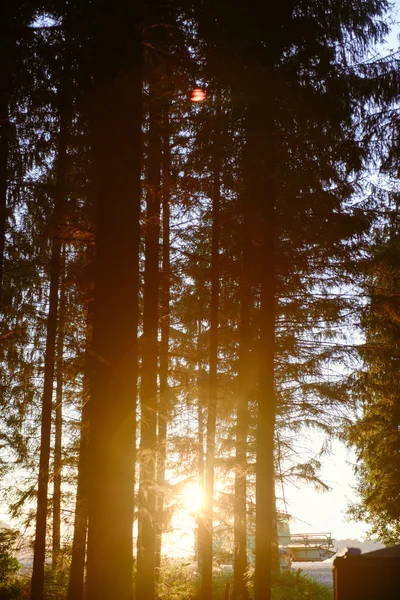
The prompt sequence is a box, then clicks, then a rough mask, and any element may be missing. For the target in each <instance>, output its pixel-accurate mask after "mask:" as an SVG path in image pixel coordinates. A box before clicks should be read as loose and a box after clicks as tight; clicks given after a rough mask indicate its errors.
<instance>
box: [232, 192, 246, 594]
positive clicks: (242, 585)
mask: <svg viewBox="0 0 400 600" xmlns="http://www.w3.org/2000/svg"><path fill="white" fill-rule="evenodd" d="M242 218H243V226H242V240H243V248H242V267H241V268H242V271H241V278H240V341H239V343H240V346H239V365H238V378H237V379H238V382H237V385H238V400H237V417H236V470H235V502H234V545H235V546H234V547H235V554H234V571H233V591H232V598H233V599H234V598H237V597H240V596H241V597H242V598H243V599H245V598H248V597H249V593H248V590H247V586H246V569H247V544H246V541H247V518H246V512H247V485H246V483H247V430H248V401H249V394H250V385H251V381H250V345H251V334H250V309H251V287H250V286H251V282H250V278H249V272H250V268H251V261H250V246H251V236H250V227H251V223H250V214H249V199H248V197H244V198H243V202H242Z"/></svg>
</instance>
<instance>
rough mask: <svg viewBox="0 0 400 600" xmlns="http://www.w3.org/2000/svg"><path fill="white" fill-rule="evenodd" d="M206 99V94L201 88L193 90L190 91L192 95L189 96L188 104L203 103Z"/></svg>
mask: <svg viewBox="0 0 400 600" xmlns="http://www.w3.org/2000/svg"><path fill="white" fill-rule="evenodd" d="M206 98H207V94H206V93H205V91H204V90H202V89H201V88H195V89H194V90H192V95H191V96H190V102H203V100H205V99H206Z"/></svg>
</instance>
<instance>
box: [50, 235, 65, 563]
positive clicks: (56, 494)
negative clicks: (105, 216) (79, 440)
mask: <svg viewBox="0 0 400 600" xmlns="http://www.w3.org/2000/svg"><path fill="white" fill-rule="evenodd" d="M60 271H61V277H60V309H59V319H58V338H57V387H56V406H55V411H54V412H55V431H54V465H53V473H54V474H53V557H52V569H53V570H57V568H58V566H59V562H60V550H61V469H62V460H61V451H62V413H63V411H62V408H63V406H62V405H63V383H64V373H63V369H64V335H65V245H64V248H63V250H62V255H61V264H60Z"/></svg>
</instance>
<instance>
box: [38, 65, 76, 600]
mask: <svg viewBox="0 0 400 600" xmlns="http://www.w3.org/2000/svg"><path fill="white" fill-rule="evenodd" d="M67 71H68V65H67V64H66V66H65V70H64V75H63V77H64V81H63V83H64V88H63V90H62V92H61V103H60V130H59V134H58V149H57V160H56V197H55V210H54V233H53V243H52V250H51V260H50V293H49V312H48V316H47V331H46V349H45V359H44V383H43V397H42V420H41V433H40V457H39V478H38V493H37V511H36V530H35V543H34V551H33V569H32V588H31V600H39V598H42V596H43V588H44V561H45V553H46V521H47V504H48V484H49V462H50V436H51V415H52V406H53V382H54V371H55V359H56V336H57V316H58V293H59V280H60V267H61V246H62V240H61V229H60V226H61V224H62V221H63V213H64V203H65V182H66V161H67V145H68V121H69V118H70V101H69V95H68V90H67V77H68V74H67Z"/></svg>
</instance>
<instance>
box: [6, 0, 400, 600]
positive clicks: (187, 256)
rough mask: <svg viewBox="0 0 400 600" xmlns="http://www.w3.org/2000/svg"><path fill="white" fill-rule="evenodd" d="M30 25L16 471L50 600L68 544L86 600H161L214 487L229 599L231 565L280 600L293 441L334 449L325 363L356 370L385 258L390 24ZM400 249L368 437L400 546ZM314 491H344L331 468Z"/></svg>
mask: <svg viewBox="0 0 400 600" xmlns="http://www.w3.org/2000/svg"><path fill="white" fill-rule="evenodd" d="M3 4H4V7H2V9H1V10H2V11H3V12H4V14H1V15H0V17H1V18H0V27H1V29H0V34H1V35H0V45H1V48H0V50H1V51H0V76H1V81H2V84H3V85H2V90H1V94H0V306H1V311H2V321H1V326H0V341H1V344H2V346H1V352H0V362H1V365H0V367H1V381H0V394H1V395H0V406H1V407H2V408H3V407H6V408H7V410H6V411H2V414H1V421H0V440H1V446H0V452H1V455H0V456H1V461H2V462H1V464H0V466H1V470H0V474H1V476H2V477H3V478H4V486H2V487H3V488H4V490H5V493H4V500H5V501H7V502H8V505H9V507H10V511H11V513H12V515H13V516H14V517H15V518H17V517H18V518H20V519H25V521H26V525H27V526H30V527H31V528H33V529H34V530H35V534H34V535H33V537H34V561H33V565H34V566H33V576H32V586H31V598H32V600H39V598H45V597H49V598H50V596H51V591H50V588H49V587H48V586H47V587H46V585H47V584H46V581H45V570H46V566H45V561H46V556H50V555H51V559H52V577H53V578H54V580H57V577H59V575H58V573H59V571H60V569H62V568H63V558H62V557H63V548H64V545H66V544H67V540H71V542H72V558H71V566H70V569H69V567H68V572H69V583H68V588H67V591H66V595H67V597H68V598H69V600H81V599H82V598H84V597H86V598H87V599H88V600H102V599H104V600H106V599H109V598H114V597H115V598H119V599H121V600H132V598H133V597H134V592H135V597H136V598H137V600H154V599H155V598H158V597H160V598H161V597H162V594H163V592H162V590H163V589H164V588H165V586H164V588H163V564H164V562H163V561H164V557H163V540H164V534H166V533H167V531H168V529H169V525H170V523H171V518H172V515H173V513H174V510H176V509H177V504H178V503H179V496H181V491H182V490H183V489H184V488H185V486H187V485H193V484H194V482H197V483H198V484H199V488H200V490H201V492H202V494H203V504H202V507H201V508H200V509H199V511H198V512H197V514H196V523H197V529H196V544H195V546H196V558H197V562H198V575H199V580H200V585H199V588H198V589H199V595H200V596H201V598H202V600H211V598H212V595H213V578H214V565H215V560H216V558H217V557H218V554H223V556H224V557H225V559H229V560H231V561H232V562H233V568H234V573H233V581H232V583H233V586H232V597H233V598H235V599H236V598H240V597H242V598H249V597H250V595H251V593H252V592H251V587H252V586H254V598H255V600H268V599H269V598H271V586H272V581H273V577H272V569H273V567H274V566H275V567H276V561H275V565H274V548H275V553H276V506H275V482H276V479H277V469H276V466H277V461H279V460H280V456H281V446H282V445H285V444H286V447H287V448H289V449H290V437H291V435H292V431H294V430H296V429H297V430H298V429H299V428H300V427H302V426H304V425H307V424H308V425H312V426H320V427H322V428H323V429H324V430H329V426H330V418H331V416H332V415H334V414H335V415H337V414H338V412H339V411H340V410H341V408H342V405H343V404H344V402H345V399H344V397H345V395H346V394H347V397H349V394H348V389H349V388H348V386H347V387H346V386H345V384H344V379H345V378H344V377H343V378H341V379H340V378H338V380H337V381H334V382H332V379H331V378H329V379H327V378H326V372H327V370H326V365H327V364H328V363H331V362H332V361H337V360H342V359H343V356H344V352H345V350H344V349H343V348H341V347H340V345H339V338H340V335H338V333H337V332H339V334H340V332H341V331H342V330H343V328H344V327H345V326H346V323H347V321H346V314H347V313H348V312H350V311H351V306H352V300H351V298H350V300H349V299H348V298H347V297H344V296H343V297H342V295H341V294H340V293H338V289H340V286H342V285H344V283H347V282H351V280H352V277H353V276H354V271H355V269H354V258H355V257H356V256H359V255H360V253H362V252H363V251H364V250H365V246H360V240H362V243H363V244H364V245H365V243H366V242H367V243H370V242H371V239H370V237H369V235H368V228H369V227H370V226H371V223H372V221H373V217H371V216H370V213H367V210H366V209H368V203H367V202H366V203H365V202H363V201H356V200H355V199H356V192H358V193H359V192H360V189H361V182H362V181H363V179H364V177H365V168H366V166H367V161H368V159H370V158H371V156H373V151H372V149H371V148H372V142H373V137H374V135H375V133H376V132H377V131H379V128H380V127H381V125H382V120H379V119H380V117H379V116H378V114H377V113H376V114H373V110H374V107H375V106H377V105H378V103H377V102H376V98H377V95H379V94H380V97H379V110H382V111H384V109H385V106H386V104H387V105H389V104H390V102H392V103H393V97H394V96H393V94H394V92H393V93H392V94H391V92H390V91H388V90H387V87H388V82H389V83H390V69H389V67H388V64H384V62H382V63H380V64H373V65H372V64H369V63H368V61H369V56H370V55H369V52H370V49H371V48H372V47H373V45H374V44H376V43H378V42H380V41H381V40H382V39H383V36H384V35H385V33H386V32H387V28H386V25H385V22H384V18H385V14H386V13H385V11H386V10H387V9H388V2H386V0H368V1H365V2H359V1H356V0H354V1H349V2H341V1H339V0H312V1H308V2H305V1H302V0H281V2H279V3H278V5H277V6H276V7H275V9H274V10H273V11H272V10H271V9H270V8H269V7H268V6H267V3H266V2H265V1H260V0H248V2H246V3H232V2H227V1H225V0H213V2H208V1H207V2H206V1H205V0H193V1H192V2H189V3H188V4H187V5H185V6H182V3H178V2H174V1H173V0H169V1H168V0H167V2H162V3H159V2H155V1H154V2H153V1H152V0H149V1H148V2H142V1H135V2H133V1H129V0H115V1H114V2H113V3H112V4H110V3H109V2H106V1H105V0H98V1H96V2H91V1H89V0H78V1H77V2H72V1H71V0H54V1H46V2H45V1H43V2H42V3H40V2H39V3H35V6H34V7H33V5H32V4H31V3H29V2H22V1H21V2H13V3H3ZM6 4H8V6H7V7H6V6H5V5H6ZM3 17H4V18H3ZM392 62H393V58H392ZM22 72H23V73H24V75H23V76H22V75H21V73H22ZM194 88H200V89H202V90H203V93H201V94H197V95H196V94H194V95H193V97H192V100H195V101H196V102H191V96H192V93H191V92H192V90H193V89H194ZM382 88H384V89H385V90H386V95H382V94H381V91H382ZM396 89H397V88H396ZM197 100H198V102H197ZM375 103H376V104H375ZM385 103H386V104H385ZM366 114H368V116H369V121H368V123H369V129H368V130H367V129H366V128H365V129H364V130H363V129H362V128H361V126H360V123H359V122H358V119H359V118H360V116H365V115H366ZM371 115H373V116H371ZM389 154H390V153H389ZM390 157H391V158H390V159H391V160H394V158H393V157H394V153H393V152H392V153H391V154H390ZM388 160H389V159H388ZM386 162H387V161H386ZM389 162H390V161H389ZM386 168H387V164H386ZM377 202H378V201H377ZM376 227H377V229H378V230H379V228H380V227H381V223H379V222H378V223H376ZM397 246H398V239H397V234H396V232H394V233H393V234H391V238H390V242H388V243H384V242H382V243H381V244H380V246H379V247H378V249H377V250H376V251H374V257H375V258H374V260H375V261H377V262H378V261H383V262H384V264H385V265H386V267H387V268H386V270H381V271H379V274H378V275H377V274H376V273H375V274H374V275H373V276H372V277H370V276H369V275H368V276H366V277H365V278H364V284H365V285H366V286H367V287H368V294H369V297H370V302H369V304H368V306H367V307H366V308H365V307H364V308H365V310H364V312H363V320H362V322H361V326H362V327H363V328H364V330H365V331H366V338H367V344H366V345H365V348H364V356H363V358H364V360H365V369H364V370H363V371H362V372H361V373H360V375H359V377H358V378H356V380H357V381H356V384H355V387H353V396H354V393H355V390H358V392H357V393H359V394H361V396H362V401H363V403H364V413H363V417H362V419H361V420H360V421H359V422H358V423H356V424H355V425H354V428H353V429H351V430H350V433H349V437H350V439H351V441H352V442H353V443H354V444H355V445H357V446H358V447H359V448H360V449H361V450H360V451H361V452H362V454H361V458H362V461H363V462H362V464H361V466H360V469H359V473H358V476H359V481H360V490H361V500H362V503H363V504H362V508H360V509H357V510H359V512H358V513H357V514H366V513H365V511H367V513H368V514H369V515H370V516H371V518H372V520H373V522H374V527H375V531H377V532H378V533H379V534H380V535H382V536H383V537H385V536H386V539H395V537H396V535H397V536H398V523H399V518H400V515H399V513H398V503H397V504H396V501H395V498H396V493H397V491H398V488H396V481H398V478H399V473H398V470H399V469H398V466H399V465H398V464H397V463H398V449H399V447H398V444H399V437H398V402H397V400H396V398H397V395H396V394H397V392H396V390H397V379H396V364H397V363H396V360H397V359H398V356H397V354H398V352H397V349H396V348H397V346H396V344H397V341H396V335H397V329H396V328H397V320H398V319H397V313H396V311H397V308H398V307H397V304H396V302H397V300H396V298H397V296H396V294H397V291H398V290H397V287H398V281H397V279H398V277H397V274H396V268H397V262H398V247H397ZM357 252H358V253H359V254H358V255H357ZM388 256H390V257H391V258H390V260H389V258H388ZM391 261H392V262H391ZM392 292H393V293H392ZM382 297H384V300H382ZM353 322H354V321H353ZM376 347H378V348H379V354H375V355H373V353H372V352H371V350H372V349H374V348H376ZM388 356H389V358H390V360H389V363H390V365H391V368H390V369H389V368H386V369H383V365H384V364H387V362H388V361H387V357H388ZM357 386H358V388H357ZM361 389H363V390H364V391H363V392H360V390H361ZM396 419H397V420H396ZM39 431H40V432H41V433H40V435H39V434H38V432H39ZM277 440H279V453H278V452H277ZM382 440H384V442H383V441H382ZM380 469H381V470H382V469H383V470H384V473H385V477H384V479H381V478H379V481H378V471H379V470H380ZM288 472H290V473H292V474H293V473H297V475H299V476H306V477H311V478H313V479H314V480H315V481H318V478H317V473H316V464H315V463H313V464H311V463H310V464H307V465H300V466H297V465H296V464H294V465H291V466H290V468H288ZM21 473H23V475H21ZM14 477H16V480H17V481H18V483H17V485H15V484H13V478H14ZM10 482H11V484H10ZM222 482H223V485H222ZM383 482H384V483H383ZM176 492H177V493H176ZM387 497H389V499H390V502H388V501H387ZM384 498H386V501H384ZM33 505H35V506H36V510H35V509H32V506H33ZM354 510H355V511H356V509H354ZM360 511H361V512H360ZM68 515H69V517H68ZM71 515H73V516H72V517H71ZM374 519H376V520H375V521H374ZM382 519H383V520H382ZM382 523H383V524H382ZM50 524H52V528H50ZM389 529H390V532H389ZM50 531H52V532H53V534H52V539H51V540H50V536H49V532H50ZM72 531H73V535H72ZM254 538H255V542H254V544H252V543H250V544H249V541H250V542H251V541H252V540H254ZM221 539H223V540H224V541H223V548H222V549H221V548H218V540H221ZM251 546H253V548H252V549H251V550H250V551H249V548H250V547H251ZM50 548H51V549H52V551H51V552H50ZM250 563H255V570H254V578H253V577H252V575H251V572H252V570H251V569H249V565H250ZM85 566H86V568H85ZM62 595H63V592H61V591H59V595H58V596H57V597H62Z"/></svg>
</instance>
